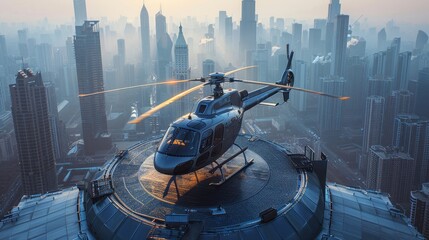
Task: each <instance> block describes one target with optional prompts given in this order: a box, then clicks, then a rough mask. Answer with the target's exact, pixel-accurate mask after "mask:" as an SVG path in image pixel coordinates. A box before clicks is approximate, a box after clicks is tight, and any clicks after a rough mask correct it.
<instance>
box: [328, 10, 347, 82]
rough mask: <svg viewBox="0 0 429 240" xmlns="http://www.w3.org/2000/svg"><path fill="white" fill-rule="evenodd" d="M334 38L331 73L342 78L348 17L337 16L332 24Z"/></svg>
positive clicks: (345, 55)
mask: <svg viewBox="0 0 429 240" xmlns="http://www.w3.org/2000/svg"><path fill="white" fill-rule="evenodd" d="M334 26H335V27H334V29H335V38H334V49H333V52H334V54H333V55H332V56H333V64H332V70H331V73H332V75H334V76H339V77H344V75H345V65H346V57H347V34H348V30H349V16H348V15H338V16H337V18H336V21H335V24H334Z"/></svg>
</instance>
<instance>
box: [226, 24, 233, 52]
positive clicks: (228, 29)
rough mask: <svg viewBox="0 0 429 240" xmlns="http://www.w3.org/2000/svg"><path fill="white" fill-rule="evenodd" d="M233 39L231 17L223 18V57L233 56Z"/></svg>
mask: <svg viewBox="0 0 429 240" xmlns="http://www.w3.org/2000/svg"><path fill="white" fill-rule="evenodd" d="M232 41H233V25H232V17H227V18H225V50H226V54H225V57H226V58H227V59H231V58H232V56H233V49H234V43H233V42H232Z"/></svg>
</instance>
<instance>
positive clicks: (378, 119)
mask: <svg viewBox="0 0 429 240" xmlns="http://www.w3.org/2000/svg"><path fill="white" fill-rule="evenodd" d="M384 107H385V99H384V97H380V96H370V97H368V98H367V99H366V108H365V118H364V120H365V122H364V125H363V143H362V151H363V153H364V154H365V153H368V152H369V149H370V147H371V146H372V145H379V144H381V136H382V130H383V117H384ZM363 168H364V166H363Z"/></svg>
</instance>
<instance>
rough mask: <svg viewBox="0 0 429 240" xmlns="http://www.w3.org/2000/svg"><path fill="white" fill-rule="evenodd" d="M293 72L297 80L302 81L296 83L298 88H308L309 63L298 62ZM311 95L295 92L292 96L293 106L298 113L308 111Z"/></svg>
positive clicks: (295, 63)
mask: <svg viewBox="0 0 429 240" xmlns="http://www.w3.org/2000/svg"><path fill="white" fill-rule="evenodd" d="M293 65H294V67H293V71H294V74H295V78H296V79H300V81H297V82H296V83H295V86H296V87H299V88H308V86H307V85H308V81H307V72H308V70H307V63H306V62H304V61H302V60H296V61H295V62H294V63H293ZM308 97H309V94H307V93H304V92H294V93H293V94H291V104H292V106H293V107H294V108H295V109H296V110H297V111H298V112H304V111H306V110H307V98H308Z"/></svg>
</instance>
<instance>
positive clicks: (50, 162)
mask: <svg viewBox="0 0 429 240" xmlns="http://www.w3.org/2000/svg"><path fill="white" fill-rule="evenodd" d="M9 88H10V93H11V100H12V117H13V124H14V127H15V135H16V141H17V146H18V156H19V162H20V168H21V178H22V183H23V188H24V194H37V193H46V192H48V191H52V190H56V189H57V176H56V172H55V156H54V150H53V144H52V135H51V126H50V124H49V116H48V101H47V96H46V89H45V86H44V84H43V80H42V76H41V74H40V73H38V74H34V73H33V72H32V71H31V70H29V69H26V70H21V71H19V72H18V74H17V77H16V84H12V85H10V86H9Z"/></svg>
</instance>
